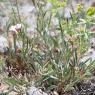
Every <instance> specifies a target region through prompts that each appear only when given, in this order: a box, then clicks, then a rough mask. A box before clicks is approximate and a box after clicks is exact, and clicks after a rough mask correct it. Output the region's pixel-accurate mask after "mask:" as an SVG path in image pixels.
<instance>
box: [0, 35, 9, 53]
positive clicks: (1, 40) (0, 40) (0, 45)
mask: <svg viewBox="0 0 95 95" xmlns="http://www.w3.org/2000/svg"><path fill="white" fill-rule="evenodd" d="M7 47H9V46H8V41H7V39H6V38H5V37H3V36H0V52H1V53H4V52H5V51H6V50H7Z"/></svg>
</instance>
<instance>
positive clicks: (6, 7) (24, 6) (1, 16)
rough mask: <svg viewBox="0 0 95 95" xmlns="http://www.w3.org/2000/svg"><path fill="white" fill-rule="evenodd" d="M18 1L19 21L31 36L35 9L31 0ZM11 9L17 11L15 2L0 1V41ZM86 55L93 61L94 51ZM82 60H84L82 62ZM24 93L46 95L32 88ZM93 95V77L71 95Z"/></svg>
mask: <svg viewBox="0 0 95 95" xmlns="http://www.w3.org/2000/svg"><path fill="white" fill-rule="evenodd" d="M18 1H19V2H18V6H19V13H20V16H21V19H22V20H23V22H25V23H26V24H27V25H28V29H27V31H28V32H29V33H30V34H31V32H34V31H35V28H36V9H35V7H34V6H33V3H32V2H31V0H18ZM93 1H94V0H88V2H86V3H85V6H86V7H88V6H90V5H91V3H92V2H93ZM75 5H76V3H75V2H74V3H73V6H74V7H75ZM12 7H13V8H14V9H17V4H16V0H0V39H2V36H5V35H4V32H5V31H6V24H7V23H8V21H9V19H10V17H11V16H12V15H13V14H12ZM46 8H47V7H46ZM56 23H57V22H56ZM54 24H55V21H54ZM4 42H5V40H4ZM1 43H2V41H1V40H0V46H2V44H1ZM0 48H1V47H0ZM87 54H88V55H86V56H87V57H86V58H88V57H89V58H92V59H93V60H94V59H95V50H94V49H91V50H90V51H89V52H88V53H87ZM84 60H85V58H84V59H83V60H82V61H84ZM2 77H3V76H1V75H0V93H2V92H6V91H7V89H9V88H10V87H9V85H7V84H6V83H4V82H3V78H2ZM79 85H81V86H79ZM84 85H85V86H84ZM26 92H27V95H48V94H47V93H45V92H42V91H41V90H40V89H37V88H36V87H34V86H33V87H31V88H30V89H28V90H27V91H26ZM54 93H55V94H54ZM54 93H53V94H50V95H58V94H57V93H56V92H54ZM84 93H85V94H84ZM88 93H89V94H88ZM94 94H95V77H93V78H91V79H90V81H88V82H86V83H83V84H78V89H77V92H76V93H75V92H74V93H73V94H72V95H94ZM0 95H2V94H0ZM9 95H18V94H17V93H16V92H15V91H14V90H13V91H11V93H10V94H9ZM25 95H26V94H25ZM64 95H69V94H68V93H67V94H64Z"/></svg>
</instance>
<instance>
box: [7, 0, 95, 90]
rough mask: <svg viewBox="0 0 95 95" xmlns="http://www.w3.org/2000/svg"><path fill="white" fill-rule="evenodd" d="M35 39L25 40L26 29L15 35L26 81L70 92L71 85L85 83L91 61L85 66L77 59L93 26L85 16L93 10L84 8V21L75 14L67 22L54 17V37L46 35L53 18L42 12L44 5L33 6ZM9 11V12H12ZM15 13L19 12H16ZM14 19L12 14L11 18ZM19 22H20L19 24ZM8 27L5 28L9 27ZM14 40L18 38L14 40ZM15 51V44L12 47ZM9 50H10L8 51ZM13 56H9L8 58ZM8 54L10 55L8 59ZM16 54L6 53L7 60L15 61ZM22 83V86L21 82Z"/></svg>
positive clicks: (61, 4)
mask: <svg viewBox="0 0 95 95" xmlns="http://www.w3.org/2000/svg"><path fill="white" fill-rule="evenodd" d="M49 2H51V3H52V4H53V8H54V9H57V8H59V7H64V6H65V4H66V1H63V2H60V1H58V0H49ZM36 7H37V9H38V11H37V12H38V13H37V28H36V31H37V32H36V34H37V36H36V37H34V38H32V39H29V38H28V37H27V36H26V34H25V31H26V29H27V26H26V25H25V24H24V23H23V24H24V28H23V29H21V31H20V33H19V34H18V37H19V40H21V41H22V42H23V48H22V49H21V52H20V56H21V60H22V64H25V67H27V68H28V71H29V74H30V75H31V76H27V78H28V81H32V76H33V75H34V76H35V77H34V79H36V78H37V81H35V84H36V85H37V86H42V85H44V86H45V87H46V89H48V90H51V89H53V88H55V89H57V90H58V91H59V90H60V89H61V92H62V91H68V90H73V89H74V88H73V86H74V85H75V84H76V83H78V82H79V81H81V80H86V79H87V78H89V77H90V76H91V75H92V71H93V69H94V62H92V61H91V62H90V65H88V66H87V65H86V63H87V62H88V61H86V62H83V63H80V59H81V57H82V55H83V54H84V53H85V51H86V50H87V49H88V46H87V44H88V38H89V36H90V35H91V34H90V33H89V28H88V27H89V26H90V25H92V24H93V22H91V21H92V19H93V18H89V17H88V15H93V14H94V9H91V10H90V9H88V11H87V15H85V16H84V17H85V19H84V18H80V17H79V18H78V17H77V15H76V14H75V13H72V14H71V15H72V18H71V19H70V20H67V19H65V18H64V17H63V18H61V17H60V16H59V14H58V16H57V20H58V22H59V23H58V26H57V27H56V28H55V30H53V32H54V33H55V35H49V34H51V32H52V31H50V30H52V19H53V18H54V15H53V13H52V11H51V14H49V15H47V12H48V11H47V12H46V11H44V6H42V5H41V4H40V3H38V4H37V6H36ZM78 7H79V8H78V11H79V13H78V14H79V15H81V10H82V8H83V7H82V6H80V5H79V6H78ZM12 10H13V9H12ZM18 11H19V10H18ZM14 16H15V15H14ZM11 21H12V23H10V25H11V24H13V23H17V22H18V20H17V19H16V18H15V17H14V18H13V19H11ZM21 23H22V22H21ZM10 25H9V26H10ZM14 40H15V41H16V40H18V39H14ZM14 48H15V51H16V45H15V44H14ZM10 51H11V50H10ZM12 54H13V55H12ZM10 55H11V56H10ZM16 55H17V54H16V52H13V51H12V52H9V55H8V57H9V58H10V59H13V60H15V58H16ZM7 81H8V83H11V84H13V85H16V84H15V83H19V81H15V80H14V79H7ZM23 84H25V83H23Z"/></svg>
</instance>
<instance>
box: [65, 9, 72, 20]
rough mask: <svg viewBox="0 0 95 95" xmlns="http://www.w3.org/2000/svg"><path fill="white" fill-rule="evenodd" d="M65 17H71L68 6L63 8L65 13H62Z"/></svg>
mask: <svg viewBox="0 0 95 95" xmlns="http://www.w3.org/2000/svg"><path fill="white" fill-rule="evenodd" d="M64 16H65V18H68V19H69V18H71V11H70V9H69V8H65V14H64Z"/></svg>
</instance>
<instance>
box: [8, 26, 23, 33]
mask: <svg viewBox="0 0 95 95" xmlns="http://www.w3.org/2000/svg"><path fill="white" fill-rule="evenodd" d="M21 27H22V25H21V24H16V25H12V26H11V27H10V28H9V31H10V32H13V34H17V33H18V31H19V30H20V29H21Z"/></svg>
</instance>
